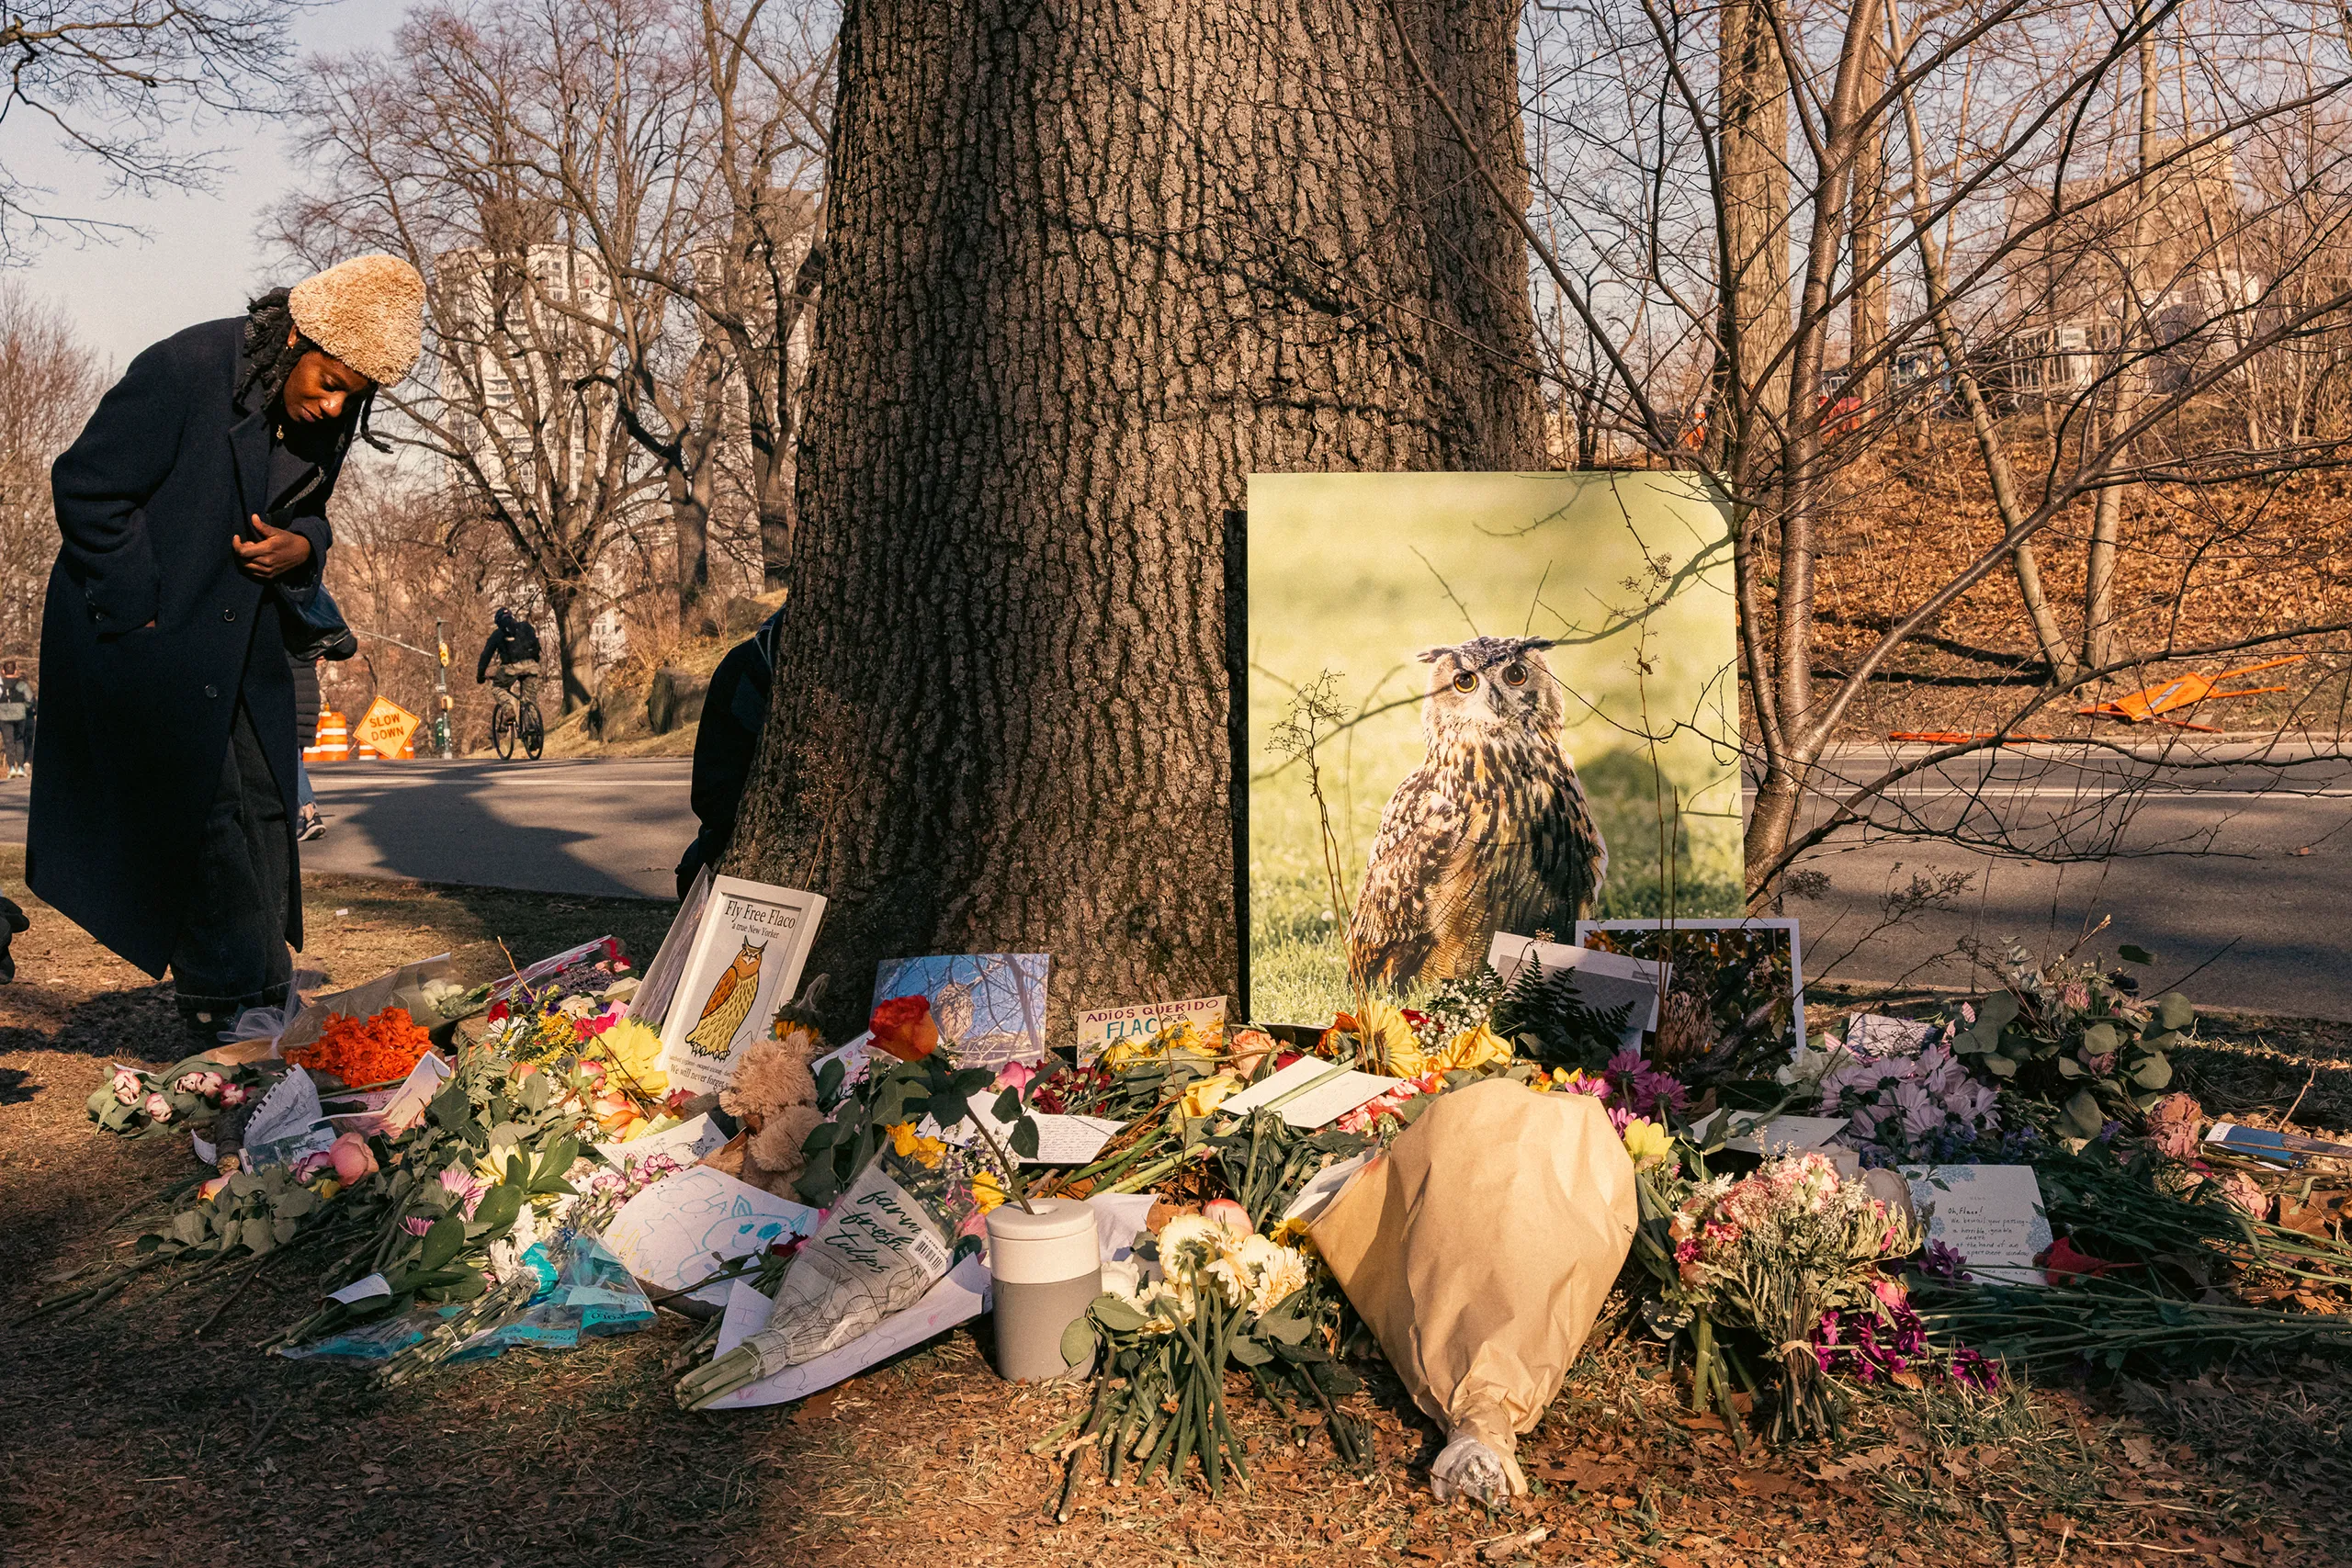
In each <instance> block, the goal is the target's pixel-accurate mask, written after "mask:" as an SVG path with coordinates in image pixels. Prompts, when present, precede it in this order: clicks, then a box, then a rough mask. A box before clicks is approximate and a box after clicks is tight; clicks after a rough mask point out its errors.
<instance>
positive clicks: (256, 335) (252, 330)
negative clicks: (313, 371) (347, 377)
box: [236, 288, 392, 452]
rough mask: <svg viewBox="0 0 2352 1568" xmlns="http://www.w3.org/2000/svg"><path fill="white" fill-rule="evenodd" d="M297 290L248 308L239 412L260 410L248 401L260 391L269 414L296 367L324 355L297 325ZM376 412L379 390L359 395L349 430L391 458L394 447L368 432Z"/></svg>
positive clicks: (272, 294) (274, 292)
mask: <svg viewBox="0 0 2352 1568" xmlns="http://www.w3.org/2000/svg"><path fill="white" fill-rule="evenodd" d="M292 300H293V290H291V289H288V288H273V289H271V290H270V291H269V292H268V293H266V294H264V295H261V296H259V297H258V298H256V299H253V300H252V301H250V302H249V303H248V304H247V305H246V306H245V342H244V350H243V370H242V371H241V373H240V374H239V376H238V378H237V397H236V403H237V407H238V408H239V409H241V410H250V409H251V408H253V407H254V406H256V405H254V404H250V403H248V402H247V401H246V399H247V398H248V396H249V395H251V394H252V393H254V392H255V391H258V392H260V394H261V400H260V402H259V404H258V405H257V406H259V407H261V408H267V407H269V406H270V405H271V404H273V403H276V402H277V401H279V400H280V399H281V398H282V397H283V396H284V395H285V392H286V378H288V376H291V375H292V374H294V367H295V366H297V365H300V363H301V362H302V356H303V355H306V354H309V353H311V352H312V351H314V350H315V351H317V352H319V353H324V352H325V350H323V349H320V348H319V345H318V344H315V343H312V342H311V340H310V339H309V338H307V337H305V336H303V335H302V332H301V329H300V328H299V327H297V326H296V325H295V324H294V307H293V303H292ZM375 406H376V389H375V388H374V387H373V386H370V387H369V388H368V389H367V390H366V391H364V392H362V393H360V394H359V406H358V408H357V409H356V410H355V411H354V413H355V416H356V417H355V418H354V419H353V421H352V423H351V426H350V429H351V430H352V431H355V432H356V433H357V434H358V436H359V439H361V440H362V441H365V442H366V443H368V446H373V447H374V448H375V449H376V450H377V451H379V452H389V451H390V450H391V449H392V447H391V443H390V442H388V441H385V440H382V439H381V438H379V436H378V435H377V434H376V433H375V431H374V430H372V429H371V428H369V424H368V416H369V414H370V413H371V412H373V411H374V409H375Z"/></svg>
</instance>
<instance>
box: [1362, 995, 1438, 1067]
mask: <svg viewBox="0 0 2352 1568" xmlns="http://www.w3.org/2000/svg"><path fill="white" fill-rule="evenodd" d="M1356 1040H1357V1042H1358V1043H1360V1044H1362V1045H1363V1048H1364V1049H1365V1051H1367V1052H1368V1053H1369V1054H1370V1055H1371V1057H1372V1062H1373V1065H1374V1066H1379V1067H1382V1068H1384V1069H1385V1071H1387V1072H1390V1073H1393V1074H1395V1075H1396V1076H1397V1077H1407V1078H1417V1077H1420V1076H1421V1075H1422V1074H1424V1073H1426V1072H1428V1071H1429V1070H1430V1064H1429V1059H1428V1057H1427V1056H1426V1055H1423V1053H1422V1051H1421V1043H1420V1042H1419V1040H1417V1039H1416V1038H1414V1035H1413V1026H1412V1025H1411V1024H1410V1023H1408V1022H1407V1021H1405V1015H1404V1014H1403V1013H1402V1012H1400V1011H1398V1010H1397V1009H1395V1008H1393V1007H1391V1006H1389V1005H1388V1004H1387V1003H1386V1002H1379V1001H1372V1002H1366V1003H1365V1004H1364V1006H1363V1011H1362V1012H1360V1013H1358V1014H1357V1015H1356Z"/></svg>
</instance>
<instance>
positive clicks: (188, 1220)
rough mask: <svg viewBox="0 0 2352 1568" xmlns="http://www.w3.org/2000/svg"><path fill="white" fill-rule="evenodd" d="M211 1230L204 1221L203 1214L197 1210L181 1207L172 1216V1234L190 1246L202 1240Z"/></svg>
mask: <svg viewBox="0 0 2352 1568" xmlns="http://www.w3.org/2000/svg"><path fill="white" fill-rule="evenodd" d="M211 1232H212V1227H211V1226H210V1225H209V1224H206V1223H205V1220H204V1215H203V1214H202V1213H199V1212H198V1211H197V1210H194V1209H182V1210H181V1211H180V1212H179V1213H176V1214H174V1215H173V1216H172V1235H175V1236H176V1237H178V1238H179V1239H180V1240H181V1241H184V1242H186V1243H187V1245H188V1246H190V1247H194V1246H195V1245H196V1244H197V1243H198V1242H199V1241H202V1240H203V1239H204V1238H205V1237H206V1236H207V1235H210V1234H211Z"/></svg>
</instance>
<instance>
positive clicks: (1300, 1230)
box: [1267, 1214, 1306, 1247]
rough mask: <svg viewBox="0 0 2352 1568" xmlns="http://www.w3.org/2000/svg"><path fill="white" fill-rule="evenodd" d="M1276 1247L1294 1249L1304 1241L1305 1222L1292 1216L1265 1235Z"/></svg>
mask: <svg viewBox="0 0 2352 1568" xmlns="http://www.w3.org/2000/svg"><path fill="white" fill-rule="evenodd" d="M1267 1235H1268V1236H1269V1237H1270V1238H1271V1239H1272V1242H1273V1243H1274V1245H1275V1246H1277V1247H1296V1246H1297V1245H1299V1243H1301V1242H1303V1241H1305V1240H1306V1220H1305V1219H1304V1218H1303V1217H1301V1216H1299V1215H1297V1214H1293V1215H1292V1216H1291V1217H1290V1218H1289V1219H1286V1220H1284V1221H1283V1223H1282V1224H1278V1225H1276V1226H1275V1227H1274V1228H1273V1229H1272V1230H1271V1231H1269V1232H1268V1233H1267Z"/></svg>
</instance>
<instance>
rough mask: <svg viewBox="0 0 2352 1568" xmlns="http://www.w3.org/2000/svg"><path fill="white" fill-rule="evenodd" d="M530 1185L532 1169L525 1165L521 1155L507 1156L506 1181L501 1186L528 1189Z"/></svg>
mask: <svg viewBox="0 0 2352 1568" xmlns="http://www.w3.org/2000/svg"><path fill="white" fill-rule="evenodd" d="M530 1184H531V1168H530V1167H529V1166H527V1165H525V1164H524V1163H523V1156H521V1155H520V1154H511V1155H508V1156H506V1179H505V1181H504V1182H503V1183H502V1184H501V1185H503V1186H507V1187H514V1188H518V1189H519V1188H524V1187H528V1186H529V1185H530Z"/></svg>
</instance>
